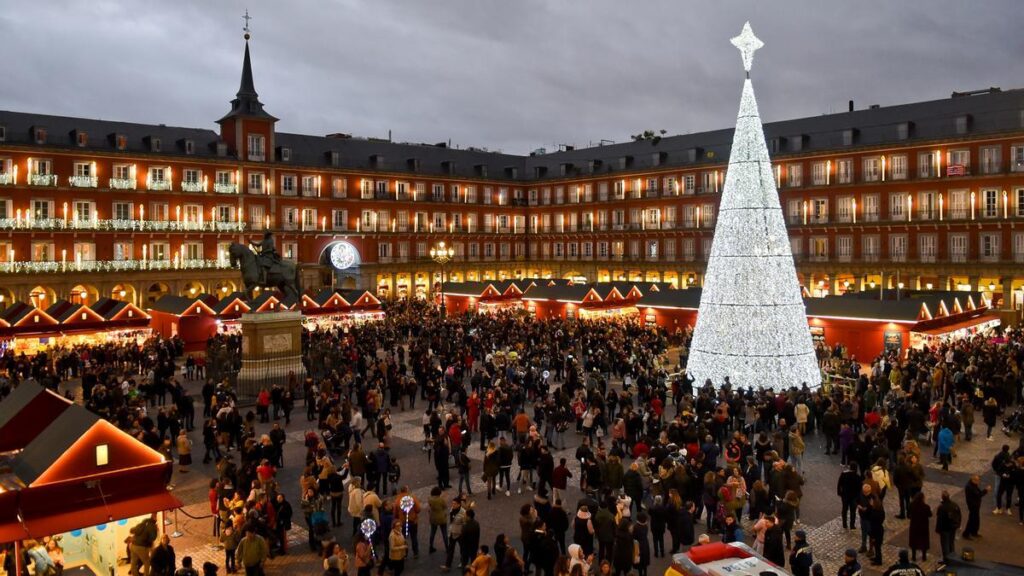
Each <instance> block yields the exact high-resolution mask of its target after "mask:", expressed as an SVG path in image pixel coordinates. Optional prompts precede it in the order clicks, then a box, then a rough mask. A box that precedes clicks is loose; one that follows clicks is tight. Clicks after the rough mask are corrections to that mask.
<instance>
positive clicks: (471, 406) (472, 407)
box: [466, 392, 480, 432]
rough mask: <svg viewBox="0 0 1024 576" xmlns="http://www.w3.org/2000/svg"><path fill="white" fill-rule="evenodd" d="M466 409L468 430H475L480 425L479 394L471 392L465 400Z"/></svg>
mask: <svg viewBox="0 0 1024 576" xmlns="http://www.w3.org/2000/svg"><path fill="white" fill-rule="evenodd" d="M466 410H467V411H468V412H469V422H468V424H469V431H470V432H476V431H477V427H478V426H479V425H480V396H478V395H477V393H476V392H473V394H471V395H470V396H469V400H467V401H466Z"/></svg>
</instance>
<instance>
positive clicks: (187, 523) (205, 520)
mask: <svg viewBox="0 0 1024 576" xmlns="http://www.w3.org/2000/svg"><path fill="white" fill-rule="evenodd" d="M189 387H190V388H193V387H194V388H196V391H198V383H190V384H189ZM422 408H423V406H419V408H417V409H409V410H407V411H405V412H399V411H397V408H393V428H392V443H391V444H392V448H391V450H392V453H393V454H395V455H396V456H397V457H398V460H399V463H400V464H401V465H402V473H403V477H402V479H401V484H407V485H409V486H410V487H411V488H412V492H413V494H415V495H416V496H417V497H418V498H419V499H420V500H421V501H422V502H425V501H426V498H427V496H428V495H429V492H430V489H431V488H432V487H433V486H434V484H435V483H436V472H435V469H434V465H433V460H432V459H431V458H430V456H429V454H427V453H425V452H423V450H422V438H423V432H422V426H421V424H420V420H421V417H422V411H421V410H422ZM295 414H296V415H297V416H298V418H297V419H295V420H293V421H292V422H291V424H290V425H289V426H287V427H286V429H287V430H288V438H289V441H288V443H287V444H286V450H285V465H286V466H285V468H283V469H282V470H281V471H280V472H279V479H280V481H281V484H282V486H283V490H284V493H285V495H286V496H287V498H288V500H289V501H290V502H291V503H292V505H293V507H294V509H295V510H296V519H297V520H298V521H297V522H296V524H295V527H294V528H293V529H292V531H291V532H290V534H289V553H288V554H287V555H286V556H283V557H277V558H275V559H273V560H271V561H270V562H268V565H267V567H266V572H267V574H268V575H270V576H273V575H276V574H291V573H303V574H314V573H319V572H320V571H321V570H322V568H321V564H320V562H321V561H320V559H319V558H317V557H315V556H314V555H313V554H312V553H310V552H309V549H308V547H307V546H306V542H307V533H306V530H305V527H304V526H303V525H302V519H301V516H300V514H299V512H298V510H299V506H298V500H299V495H298V477H299V474H300V472H301V470H300V465H301V463H302V461H303V459H304V448H303V446H302V438H303V435H304V434H305V432H306V431H307V430H309V429H312V427H313V425H315V423H310V422H306V420H305V409H304V408H303V407H302V406H297V407H296V410H295ZM198 420H199V419H198V418H197V422H198ZM282 424H283V421H282ZM268 428H269V425H267V424H260V425H258V426H257V432H258V433H261V432H263V431H266V430H267V429H268ZM978 428H980V427H978ZM997 434H998V435H999V436H1000V437H999V438H997V440H1001V441H1009V442H1010V443H1011V445H1016V442H1017V440H1016V438H1013V439H1008V438H1006V437H1005V435H1002V433H997ZM192 439H193V442H194V444H195V446H196V450H195V452H194V454H193V456H194V459H195V461H196V464H194V465H193V467H192V471H191V472H190V473H188V474H181V473H179V472H178V471H177V470H176V471H175V473H174V477H173V482H174V483H175V494H176V495H177V496H178V497H179V498H181V499H182V500H183V501H184V502H185V504H186V505H185V507H184V508H182V509H181V511H180V512H179V513H178V515H177V524H176V525H169V526H168V527H167V528H168V531H173V530H174V529H175V528H176V530H177V531H178V532H179V533H180V534H181V536H180V537H177V538H175V539H174V541H173V543H174V546H175V548H176V550H177V554H178V557H179V558H181V557H182V556H184V555H191V556H192V557H193V558H194V559H195V560H196V562H197V563H201V562H203V561H211V562H214V563H215V564H217V565H219V566H222V565H223V563H224V562H223V551H222V550H220V549H219V548H218V547H215V546H213V545H212V543H213V542H214V539H213V538H212V536H211V534H212V519H211V518H210V509H209V504H208V500H207V490H208V482H209V479H210V478H211V475H212V474H213V473H214V471H213V466H212V464H211V465H203V464H202V463H201V460H202V458H201V446H202V439H201V431H200V430H198V429H197V430H196V431H194V432H192ZM565 440H566V446H565V449H563V450H559V451H556V452H555V453H554V457H555V461H556V462H557V461H558V459H559V457H562V456H565V457H566V458H567V460H568V462H569V465H570V469H571V470H572V472H573V475H574V478H573V480H572V482H571V483H572V484H574V485H575V487H572V486H571V487H570V489H569V490H568V491H567V492H566V494H565V495H564V496H563V499H564V501H565V503H566V504H565V506H566V508H567V509H570V508H574V505H575V502H576V501H577V499H578V498H579V497H580V495H581V493H580V491H579V490H578V486H579V477H580V475H579V464H578V463H577V462H576V460H575V458H574V457H573V456H574V452H575V449H576V447H577V446H578V444H579V440H580V437H579V436H577V435H575V434H574V433H572V432H571V431H570V432H567V434H566V438H565ZM368 442H370V440H369V439H368ZM1000 443H1001V442H999V441H996V442H986V441H985V439H984V438H983V437H981V438H978V437H976V438H975V440H974V441H973V442H970V443H967V442H962V443H960V445H959V446H958V455H957V458H956V460H955V461H954V463H953V466H952V469H951V471H950V472H948V473H943V472H942V471H941V469H940V468H939V466H938V464H937V462H934V461H932V459H931V458H930V452H926V454H927V455H926V456H925V457H924V458H923V460H924V462H925V465H926V469H927V474H926V482H925V486H924V492H925V495H926V498H927V500H928V502H929V503H930V504H931V505H932V506H933V508H934V506H935V505H936V504H937V503H938V501H939V495H940V494H941V492H942V491H943V490H949V491H950V493H951V494H952V495H953V498H954V499H955V500H957V501H958V502H959V503H960V505H961V507H962V508H963V510H964V519H965V520H966V517H967V512H966V506H965V504H964V502H963V487H964V484H965V483H966V482H967V479H968V478H969V476H970V474H972V473H980V474H983V475H985V478H984V480H983V482H982V483H983V484H987V483H994V479H993V478H992V475H991V473H990V471H989V462H990V460H991V457H992V455H993V454H994V451H995V450H997V449H998V448H999V445H1000ZM925 449H926V450H930V448H927V447H926V448H925ZM469 455H470V457H471V459H472V460H473V465H472V473H471V479H472V489H473V492H474V497H473V500H474V506H475V509H476V510H477V515H478V516H477V517H478V519H479V520H480V522H481V528H482V531H481V543H486V544H491V543H493V542H494V540H495V537H496V536H497V535H498V534H501V533H505V534H508V535H509V536H510V538H511V540H512V542H513V543H514V545H516V546H517V547H518V546H520V543H519V537H518V535H519V525H518V515H519V507H520V506H521V505H522V504H524V503H528V502H531V501H532V497H533V494H532V492H529V491H524V493H523V494H521V495H520V494H517V493H516V491H515V490H513V491H512V492H511V494H510V495H509V496H505V495H504V493H500V494H499V495H498V496H497V497H496V498H495V499H494V500H487V499H486V496H485V491H484V485H483V482H482V480H481V478H480V472H481V461H482V453H481V452H480V450H479V441H477V442H476V443H474V445H473V446H472V447H471V448H470V449H469ZM803 469H804V475H805V477H806V479H807V484H806V485H805V486H804V498H803V501H802V504H801V521H802V524H801V525H800V526H799V527H800V528H803V529H804V530H806V531H807V533H808V540H809V541H810V543H811V545H812V547H813V550H814V556H815V559H816V560H817V561H819V562H821V563H822V564H823V565H824V568H825V574H826V575H828V576H831V575H832V574H835V573H836V570H837V569H838V568H839V566H840V564H841V563H842V556H843V552H844V550H846V549H847V548H850V547H852V548H859V546H860V532H859V528H858V530H857V531H850V530H844V529H843V528H842V523H841V521H840V518H839V500H838V498H837V496H836V494H835V488H836V482H837V478H838V474H839V458H838V456H825V455H824V449H823V445H822V440H821V438H820V437H817V436H813V435H812V436H809V437H808V438H807V453H806V454H805V457H804V463H803ZM452 472H453V476H452V482H453V484H455V483H457V475H455V474H454V470H453V471H452ZM517 473H518V471H517V470H516V469H515V468H513V471H512V478H513V479H515V478H516V476H517ZM445 495H446V496H447V497H449V498H450V497H451V496H453V495H454V492H453V491H452V490H449V491H447V492H446V494H445ZM993 497H994V496H991V495H990V496H988V497H986V499H985V502H984V504H983V506H982V511H983V517H982V528H981V532H982V534H983V535H984V536H985V538H983V539H981V540H978V541H975V542H972V543H971V544H972V545H973V547H974V548H975V549H976V550H977V554H978V558H979V559H982V560H993V561H998V562H1005V563H1007V564H1012V565H1017V566H1020V565H1024V556H1022V555H1020V554H1019V553H1018V552H1017V551H1018V550H1019V549H1020V544H1019V543H1020V542H1021V541H1022V540H1021V536H1022V535H1024V527H1022V526H1019V525H1018V524H1017V522H1016V516H1013V517H1009V516H993V515H991V509H992V506H993V504H992V499H993ZM885 506H886V511H887V520H886V524H885V527H886V532H885V534H886V540H885V545H884V548H883V555H884V565H885V566H887V565H889V564H891V563H893V562H895V559H896V555H897V552H898V550H899V548H900V547H902V546H905V545H906V543H907V537H908V535H907V528H908V521H907V520H899V519H896V518H895V516H896V514H897V512H898V502H897V498H896V495H895V493H893V494H890V495H888V497H887V498H886V501H885ZM172 518H173V516H172ZM346 518H347V514H346ZM420 524H421V525H420V534H419V540H420V547H421V548H422V550H421V554H420V557H419V558H418V559H415V558H411V557H410V559H409V560H408V561H407V563H406V573H409V574H413V575H420V574H424V575H425V574H434V573H436V572H437V569H438V567H439V566H440V565H441V564H442V563H443V560H444V553H443V550H444V547H443V544H442V543H441V542H437V545H438V546H439V549H440V552H438V553H435V554H433V555H428V554H427V553H426V548H427V543H426V540H427V536H428V535H429V527H428V525H427V520H426V516H425V515H424V516H423V517H422V518H421V523H420ZM702 527H703V525H700V526H698V527H697V528H696V530H697V533H698V534H699V533H700V531H701V529H702ZM748 528H749V524H748ZM747 534H748V535H749V534H750V531H749V529H748V530H747ZM335 535H336V536H337V538H338V541H339V542H341V543H342V544H344V545H345V546H346V547H347V548H348V549H349V550H350V551H351V549H352V539H351V529H350V525H349V524H346V525H345V526H344V527H342V528H339V529H335ZM438 538H440V537H438ZM962 544H963V542H962V541H960V540H959V538H958V540H957V551H958V552H959V550H960V548H961V546H962ZM938 556H939V553H938V539H937V538H936V537H934V536H933V538H932V548H931V553H930V554H929V561H928V562H926V563H924V564H923V565H924V567H925V568H926V569H927V570H928V571H932V570H934V568H935V566H936V559H937V558H938ZM652 560H653V563H652V565H651V566H650V567H649V573H650V574H652V575H658V574H661V573H663V572H664V570H665V569H666V567H667V566H668V562H669V561H668V559H652ZM862 560H863V564H864V565H865V566H864V568H865V572H868V573H880V572H881V571H878V570H874V569H873V567H870V566H868V565H867V559H866V558H863V557H862Z"/></svg>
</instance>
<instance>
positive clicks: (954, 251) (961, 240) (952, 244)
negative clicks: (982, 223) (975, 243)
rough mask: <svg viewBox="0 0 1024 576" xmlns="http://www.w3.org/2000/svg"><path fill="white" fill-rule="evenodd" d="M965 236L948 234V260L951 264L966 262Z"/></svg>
mask: <svg viewBox="0 0 1024 576" xmlns="http://www.w3.org/2000/svg"><path fill="white" fill-rule="evenodd" d="M967 248H968V247H967V235H966V234H950V235H949V259H950V260H952V261H953V262H966V261H967Z"/></svg>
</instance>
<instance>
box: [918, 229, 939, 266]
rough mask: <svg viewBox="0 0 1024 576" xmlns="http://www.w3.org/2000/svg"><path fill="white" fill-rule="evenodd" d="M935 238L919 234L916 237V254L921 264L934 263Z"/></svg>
mask: <svg viewBox="0 0 1024 576" xmlns="http://www.w3.org/2000/svg"><path fill="white" fill-rule="evenodd" d="M937 244H938V242H937V237H936V235H935V234H920V235H918V237H917V253H918V256H919V257H920V258H921V262H935V256H936V246H937Z"/></svg>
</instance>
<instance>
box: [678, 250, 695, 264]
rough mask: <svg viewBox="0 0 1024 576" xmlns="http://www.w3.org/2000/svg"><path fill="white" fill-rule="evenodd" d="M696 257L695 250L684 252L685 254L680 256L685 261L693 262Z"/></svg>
mask: <svg viewBox="0 0 1024 576" xmlns="http://www.w3.org/2000/svg"><path fill="white" fill-rule="evenodd" d="M696 259H697V257H696V255H694V253H693V252H683V256H682V258H680V260H682V261H683V262H693V261H694V260H696Z"/></svg>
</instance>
